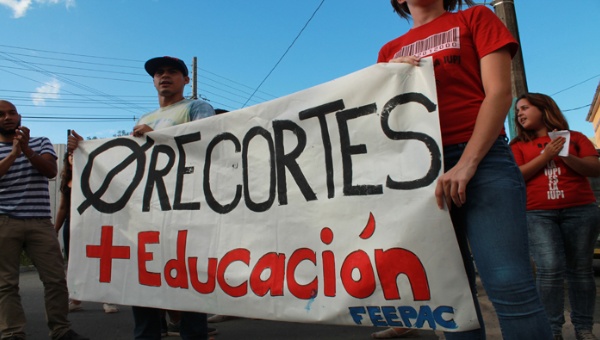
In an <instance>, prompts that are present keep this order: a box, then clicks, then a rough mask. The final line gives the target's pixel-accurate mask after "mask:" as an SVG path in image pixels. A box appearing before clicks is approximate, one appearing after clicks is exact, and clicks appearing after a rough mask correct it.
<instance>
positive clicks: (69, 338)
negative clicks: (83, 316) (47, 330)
mask: <svg viewBox="0 0 600 340" xmlns="http://www.w3.org/2000/svg"><path fill="white" fill-rule="evenodd" d="M56 340H90V338H86V337H84V336H81V335H79V334H77V333H75V331H74V330H72V329H69V330H68V331H67V332H66V333H65V334H64V335H63V336H61V337H60V338H58V339H56Z"/></svg>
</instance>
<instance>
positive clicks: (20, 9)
mask: <svg viewBox="0 0 600 340" xmlns="http://www.w3.org/2000/svg"><path fill="white" fill-rule="evenodd" d="M34 3H38V4H42V5H44V4H49V5H58V4H60V3H64V4H65V7H67V8H71V7H74V6H75V0H0V5H2V6H6V7H8V8H10V9H12V11H13V17H14V18H15V19H18V18H21V17H24V16H25V13H27V11H28V10H29V9H30V8H31V7H32V5H33V4H34Z"/></svg>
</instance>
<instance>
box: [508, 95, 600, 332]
mask: <svg viewBox="0 0 600 340" xmlns="http://www.w3.org/2000/svg"><path fill="white" fill-rule="evenodd" d="M515 113H516V114H515V120H516V124H515V125H516V127H517V137H516V138H515V139H514V140H513V141H512V142H511V147H512V150H513V153H514V155H515V160H516V161H517V164H519V168H520V169H521V172H522V173H523V177H524V179H525V181H526V184H527V228H528V231H529V250H530V253H531V256H532V257H533V260H534V262H535V264H536V268H537V278H536V285H537V289H538V291H539V292H540V296H541V298H542V302H543V303H544V306H545V308H546V312H547V314H548V317H549V319H550V322H551V324H552V331H553V333H554V336H555V339H562V326H563V324H564V323H565V318H564V293H563V284H564V279H565V278H566V279H567V283H568V291H569V301H570V303H571V322H572V323H573V326H574V328H575V333H576V338H577V339H596V337H594V335H593V334H592V326H593V316H594V305H595V299H596V283H595V281H594V269H593V256H594V244H595V242H596V239H597V238H598V232H599V230H600V224H599V222H600V219H599V215H598V213H599V212H598V206H597V205H596V198H595V197H594V192H593V191H592V188H591V185H590V182H589V181H588V179H587V177H597V176H599V175H600V162H599V161H598V152H597V151H596V149H595V148H594V145H593V144H592V143H591V142H590V141H589V140H588V139H587V138H586V137H585V136H584V135H583V134H581V133H579V132H577V131H569V137H570V138H569V139H570V141H569V143H568V144H567V140H566V139H565V138H564V137H557V138H555V139H551V138H550V137H549V136H548V132H551V131H556V130H566V131H568V130H569V124H568V123H567V120H566V119H565V117H564V116H563V114H562V112H561V111H560V109H559V108H558V106H557V105H556V103H555V102H554V100H553V99H552V98H550V97H549V96H547V95H544V94H540V93H527V94H524V95H522V96H521V97H519V100H518V101H517V103H516V107H515ZM563 148H567V150H568V154H567V155H566V156H561V155H559V152H560V151H561V149H563Z"/></svg>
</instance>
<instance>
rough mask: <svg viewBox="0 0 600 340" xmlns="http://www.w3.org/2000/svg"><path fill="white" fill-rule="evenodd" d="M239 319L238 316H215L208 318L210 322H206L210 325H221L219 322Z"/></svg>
mask: <svg viewBox="0 0 600 340" xmlns="http://www.w3.org/2000/svg"><path fill="white" fill-rule="evenodd" d="M237 318H238V317H237V316H230V315H221V314H215V315H213V316H211V317H210V318H208V320H206V321H208V323H219V322H225V321H229V320H234V319H237Z"/></svg>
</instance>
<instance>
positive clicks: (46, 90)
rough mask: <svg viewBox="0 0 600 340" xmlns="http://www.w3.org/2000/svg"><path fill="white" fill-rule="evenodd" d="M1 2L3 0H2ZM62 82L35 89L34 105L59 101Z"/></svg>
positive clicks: (51, 82)
mask: <svg viewBox="0 0 600 340" xmlns="http://www.w3.org/2000/svg"><path fill="white" fill-rule="evenodd" d="M0 1H1V0H0ZM60 86H61V84H60V82H59V81H58V80H56V79H52V80H50V81H49V82H46V83H45V84H44V85H42V86H40V87H38V88H37V89H35V91H36V92H35V93H33V94H32V95H31V99H32V100H33V104H35V105H36V106H40V105H46V99H58V98H60Z"/></svg>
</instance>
